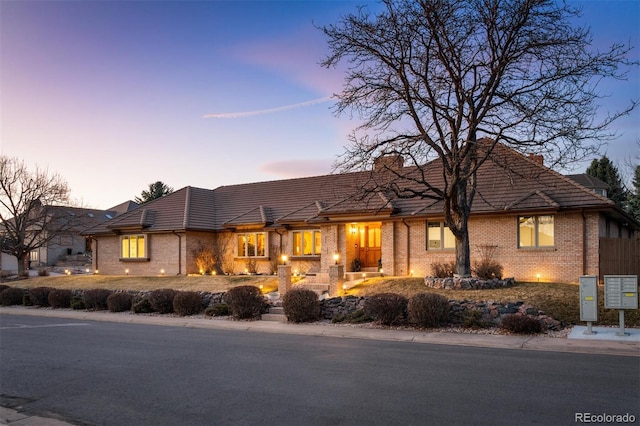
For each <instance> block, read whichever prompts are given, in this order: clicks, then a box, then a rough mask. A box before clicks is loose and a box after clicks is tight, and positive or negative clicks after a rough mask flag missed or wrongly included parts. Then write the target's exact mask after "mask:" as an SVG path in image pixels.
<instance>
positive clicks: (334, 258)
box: [333, 253, 340, 265]
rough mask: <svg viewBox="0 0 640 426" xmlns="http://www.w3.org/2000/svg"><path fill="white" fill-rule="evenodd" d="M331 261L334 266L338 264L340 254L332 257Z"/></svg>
mask: <svg viewBox="0 0 640 426" xmlns="http://www.w3.org/2000/svg"><path fill="white" fill-rule="evenodd" d="M333 260H334V261H335V262H336V265H337V264H338V261H339V260H340V253H336V254H334V255H333Z"/></svg>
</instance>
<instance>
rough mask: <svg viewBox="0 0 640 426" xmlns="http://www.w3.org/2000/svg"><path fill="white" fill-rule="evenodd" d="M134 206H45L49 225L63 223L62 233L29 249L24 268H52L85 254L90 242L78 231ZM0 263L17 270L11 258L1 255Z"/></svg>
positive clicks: (129, 202)
mask: <svg viewBox="0 0 640 426" xmlns="http://www.w3.org/2000/svg"><path fill="white" fill-rule="evenodd" d="M137 206H138V205H137V204H136V203H134V202H133V201H128V202H125V203H122V204H119V205H117V206H115V207H112V208H110V209H108V210H96V209H87V208H78V207H66V206H50V207H48V210H49V212H50V214H51V215H53V219H52V220H51V224H53V225H54V226H58V225H60V224H64V225H62V226H61V227H60V228H61V229H64V231H62V232H58V233H57V235H56V236H55V237H54V238H52V239H51V240H50V241H48V242H47V244H46V245H44V246H42V247H40V248H37V249H35V250H32V251H31V252H30V253H29V259H28V260H27V262H28V265H27V267H28V268H37V267H43V266H53V265H54V264H55V263H56V262H58V261H59V260H61V259H63V258H65V257H66V256H71V255H78V254H81V255H84V254H89V252H90V251H91V244H90V241H89V240H88V239H87V237H85V236H83V235H81V232H82V231H84V230H85V229H87V228H90V227H94V226H96V225H98V224H100V223H102V222H105V221H108V220H111V219H113V218H115V217H117V216H118V215H120V214H123V213H126V212H128V211H131V210H133V209H135V208H136V207H137ZM44 233H46V230H44ZM0 262H1V263H0V267H1V269H2V270H3V271H11V272H15V271H17V269H18V263H17V260H16V258H15V256H11V255H9V254H6V253H2V257H1V259H0Z"/></svg>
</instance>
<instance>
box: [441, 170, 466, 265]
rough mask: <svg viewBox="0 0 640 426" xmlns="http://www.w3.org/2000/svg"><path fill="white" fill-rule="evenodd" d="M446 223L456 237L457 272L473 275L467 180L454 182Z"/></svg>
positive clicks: (449, 198) (446, 201)
mask: <svg viewBox="0 0 640 426" xmlns="http://www.w3.org/2000/svg"><path fill="white" fill-rule="evenodd" d="M444 208H445V211H444V216H445V225H447V226H448V227H449V229H450V230H451V232H452V233H453V235H454V236H455V238H456V274H457V275H458V276H461V277H470V276H471V250H470V248H469V227H468V224H469V215H470V214H471V208H470V206H469V200H468V194H467V181H466V180H464V179H458V180H457V181H456V183H454V184H453V186H452V188H451V192H450V197H448V199H445V203H444Z"/></svg>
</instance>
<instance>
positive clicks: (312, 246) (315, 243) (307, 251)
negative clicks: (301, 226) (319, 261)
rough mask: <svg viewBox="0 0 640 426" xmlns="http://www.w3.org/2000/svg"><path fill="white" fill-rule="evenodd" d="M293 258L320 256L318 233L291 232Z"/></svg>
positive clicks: (320, 244) (320, 245)
mask: <svg viewBox="0 0 640 426" xmlns="http://www.w3.org/2000/svg"><path fill="white" fill-rule="evenodd" d="M292 236H293V255H294V256H320V251H321V249H322V243H321V238H320V231H293V232H292Z"/></svg>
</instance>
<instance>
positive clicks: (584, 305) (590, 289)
mask: <svg viewBox="0 0 640 426" xmlns="http://www.w3.org/2000/svg"><path fill="white" fill-rule="evenodd" d="M580 321H586V322H587V330H586V331H585V332H584V334H596V332H595V331H593V329H592V328H591V327H592V322H594V321H598V277H597V276H596V275H583V276H581V277H580Z"/></svg>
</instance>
